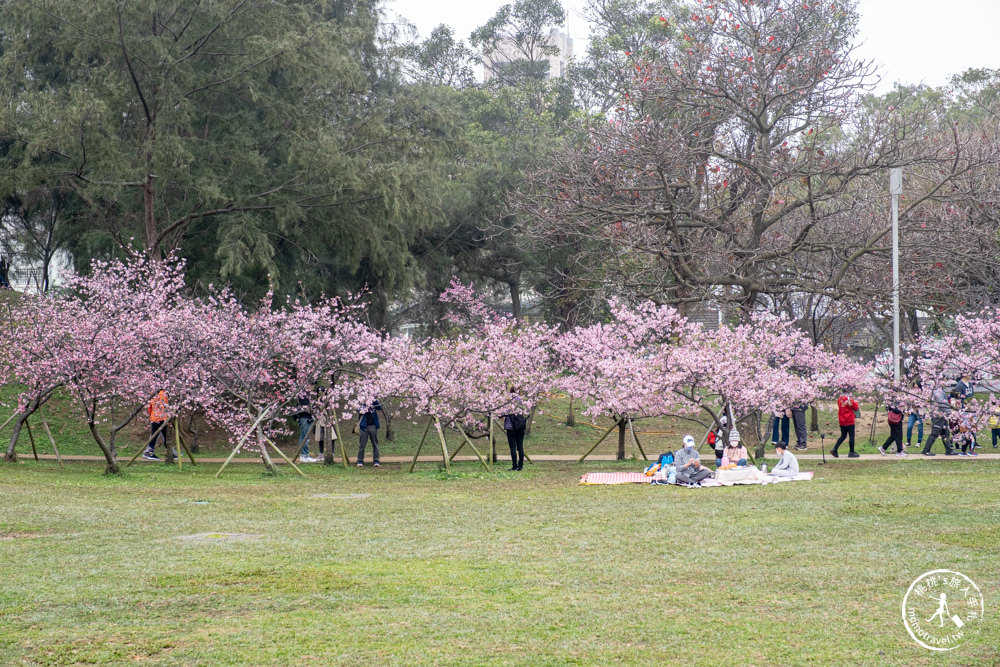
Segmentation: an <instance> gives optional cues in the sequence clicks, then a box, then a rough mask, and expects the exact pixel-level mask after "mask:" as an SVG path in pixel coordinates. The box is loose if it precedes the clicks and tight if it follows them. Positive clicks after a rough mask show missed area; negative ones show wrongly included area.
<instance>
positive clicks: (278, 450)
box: [264, 438, 306, 477]
mask: <svg viewBox="0 0 1000 667" xmlns="http://www.w3.org/2000/svg"><path fill="white" fill-rule="evenodd" d="M264 442H266V443H267V444H269V445H271V449H273V450H274V451H276V452H278V456H280V457H281V458H283V459H285V463H287V464H288V465H290V466H292V467H293V468H295V472H297V473H299V474H300V475H302V476H303V477H305V476H306V474H305V473H304V472H302V471H301V470H299V467H298V466H297V465H295V464H294V463H292V460H291V459H290V458H288V457H287V456H285V453H284V452H283V451H281V448H280V447H278V446H277V445H276V444H274V443H273V442H271V441H270V440H268V439H267V438H264Z"/></svg>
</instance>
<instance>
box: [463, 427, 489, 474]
mask: <svg viewBox="0 0 1000 667" xmlns="http://www.w3.org/2000/svg"><path fill="white" fill-rule="evenodd" d="M455 426H456V427H458V432H459V433H461V434H462V437H463V438H465V442H467V443H469V447H472V451H474V452H475V453H476V456H477V457H478V458H479V462H480V463H482V464H483V467H484V468H486V472H491V471H490V466H489V464H488V463H486V461H484V460H483V456H482V454H480V453H479V450H478V449H476V446H475V445H474V444H472V440H470V439H469V436H468V435H466V433H465V429H463V428H462V425H461V424H459V423H458V422H455ZM462 444H465V443H462ZM459 449H461V447H459ZM455 451H458V450H455Z"/></svg>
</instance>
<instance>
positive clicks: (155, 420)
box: [142, 389, 170, 461]
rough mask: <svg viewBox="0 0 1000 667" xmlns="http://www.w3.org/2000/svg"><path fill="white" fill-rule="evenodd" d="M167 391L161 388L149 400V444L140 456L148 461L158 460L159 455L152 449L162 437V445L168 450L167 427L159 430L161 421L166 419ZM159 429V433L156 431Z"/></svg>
mask: <svg viewBox="0 0 1000 667" xmlns="http://www.w3.org/2000/svg"><path fill="white" fill-rule="evenodd" d="M167 405H168V403H167V392H166V391H164V390H163V389H161V390H160V391H158V392H157V394H156V396H154V397H153V400H151V401H150V402H149V410H148V411H149V435H150V440H149V444H148V445H146V451H144V452H143V453H142V458H144V459H147V460H149V461H159V460H160V457H159V456H157V455H156V452H155V451H154V449H155V446H156V441H157V440H158V439H160V438H161V437H162V438H163V447H164V449H167V451H168V452H169V451H170V449H169V448H170V445H168V444H167V429H165V428H164V429H163V430H161V427H162V426H163V422H165V421H167V418H168V415H167ZM157 431H159V433H157Z"/></svg>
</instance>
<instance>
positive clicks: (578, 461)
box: [576, 421, 618, 463]
mask: <svg viewBox="0 0 1000 667" xmlns="http://www.w3.org/2000/svg"><path fill="white" fill-rule="evenodd" d="M616 428H618V422H617V421H616V422H615V423H614V424H612V425H611V428H609V429H608V430H607V431H605V432H604V435H602V436H601V437H600V439H599V440H598V441H597V442H595V443H594V446H593V447H591V448H590V449H588V450H587V453H586V454H584V455H583V456H581V457H580V458H579V459H577V461H576V462H577V463H583V460H584V459H585V458H587V457H588V456H590V453H591V452H592V451H594V450H595V449H597V446H598V445H599V444H601V443H602V442H604V439H605V438H606V437H608V436H609V435H610V434H611V432H612V431H614V430H615V429H616Z"/></svg>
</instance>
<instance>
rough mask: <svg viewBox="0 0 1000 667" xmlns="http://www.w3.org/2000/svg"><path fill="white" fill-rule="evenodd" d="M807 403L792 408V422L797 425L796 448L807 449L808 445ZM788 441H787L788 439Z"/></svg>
mask: <svg viewBox="0 0 1000 667" xmlns="http://www.w3.org/2000/svg"><path fill="white" fill-rule="evenodd" d="M808 407H809V406H808V405H806V404H805V403H803V404H801V405H796V406H795V407H793V408H792V423H793V424H794V425H795V449H799V450H802V449H807V448H808V446H807V445H806V437H807V435H808V434H807V433H806V409H807V408H808ZM786 442H787V441H786Z"/></svg>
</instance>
